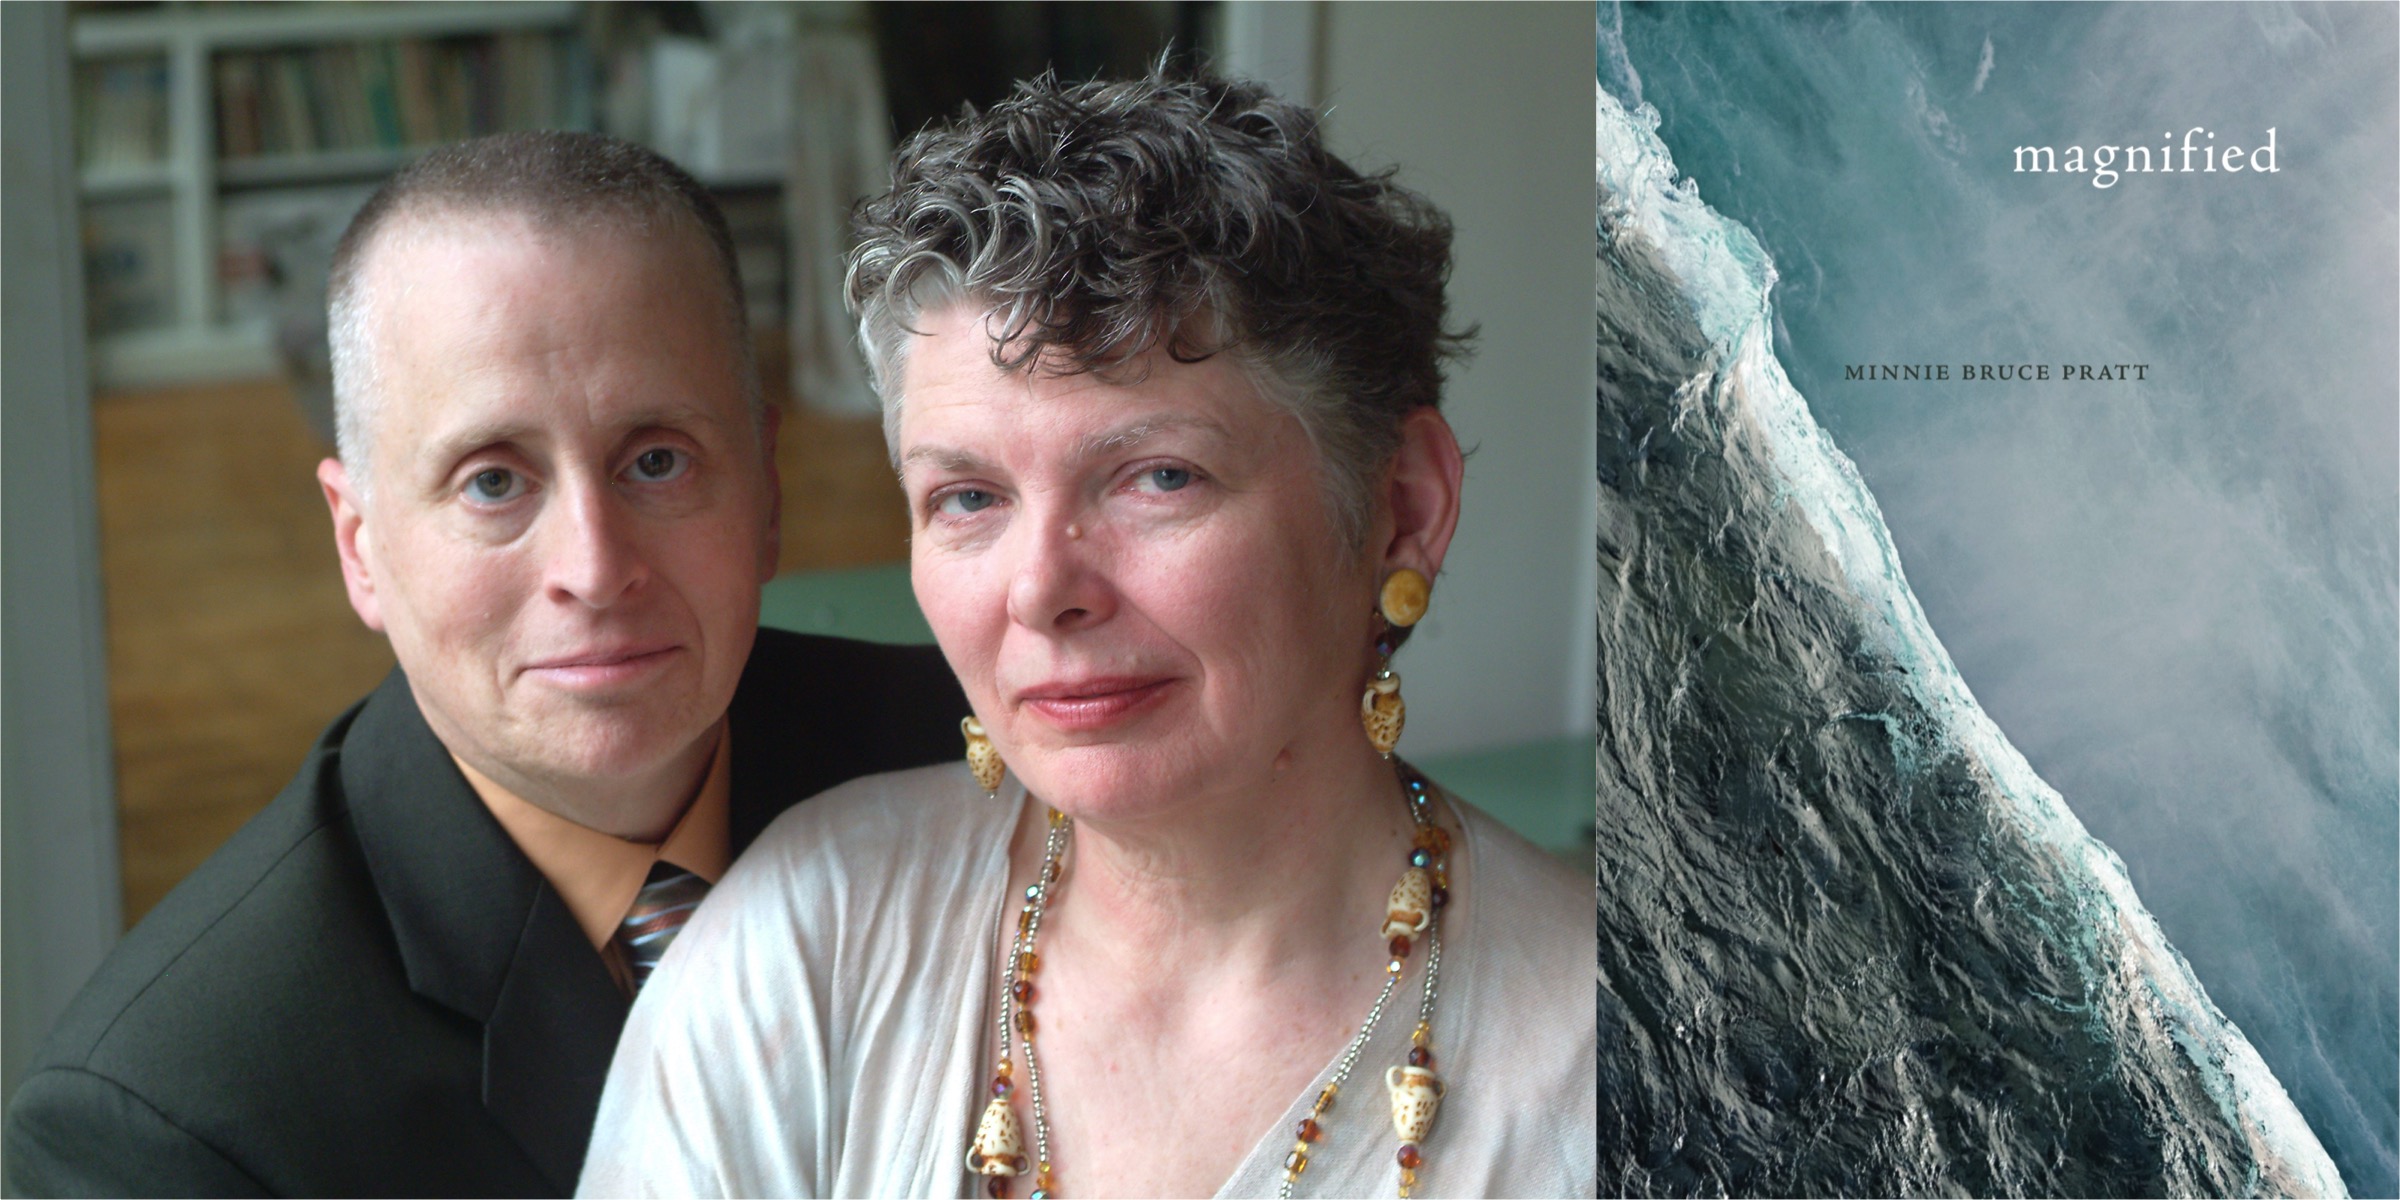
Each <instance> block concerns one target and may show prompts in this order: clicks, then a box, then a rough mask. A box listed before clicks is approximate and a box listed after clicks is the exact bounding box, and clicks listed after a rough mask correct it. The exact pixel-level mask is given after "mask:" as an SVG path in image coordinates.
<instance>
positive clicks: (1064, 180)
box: [847, 73, 1472, 546]
mask: <svg viewBox="0 0 2400 1200" xmlns="http://www.w3.org/2000/svg"><path fill="white" fill-rule="evenodd" d="M855 224H856V234H857V242H858V244H857V248H856V249H854V250H852V251H851V253H850V264H849V274H848V284H847V288H848V302H849V305H850V308H851V311H852V312H854V313H855V314H857V317H858V335H859V342H860V345H861V347H862V348H863V349H864V351H865V353H866V357H867V366H868V370H869V372H870V374H871V375H872V377H873V379H874V382H875V388H876V391H877V392H878V393H880V394H881V395H882V397H883V409H884V427H885V433H886V436H887V437H889V438H891V439H892V440H893V441H894V442H895V443H896V442H897V438H896V434H897V431H898V422H899V405H900V400H901V397H900V395H899V390H898V389H899V384H900V380H901V377H902V376H901V373H902V370H903V368H904V365H905V359H906V355H907V348H908V338H909V337H910V336H911V335H913V334H915V333H916V332H918V331H917V329H916V328H914V326H915V325H916V324H917V323H918V319H919V318H920V317H921V316H922V315H923V314H925V313H927V312H930V311H933V310H935V309H938V308H941V307H944V306H947V305H950V304H953V303H957V302H959V301H962V300H966V301H972V302H974V303H976V304H979V305H983V306H985V308H986V309H987V311H988V312H989V313H990V314H991V323H990V328H991V329H992V332H993V343H992V361H993V362H994V363H995V364H997V365H999V366H1000V367H1001V368H1002V369H1004V370H1010V371H1015V370H1020V369H1030V368H1032V367H1033V365H1034V364H1036V363H1037V362H1038V363H1039V365H1040V368H1041V369H1043V370H1054V371H1060V372H1062V373H1076V372H1084V371H1095V372H1102V373H1105V372H1107V371H1109V370H1110V369H1111V368H1115V367H1119V366H1122V365H1124V364H1126V363H1128V362H1129V361H1131V360H1133V359H1135V358H1137V357H1139V356H1140V355H1142V354H1144V353H1146V352H1148V351H1149V350H1151V349H1152V348H1154V347H1159V346H1163V347H1164V349H1165V350H1166V352H1167V353H1168V354H1170V355H1172V356H1173V357H1174V358H1175V359H1177V360H1178V361H1183V362H1191V361H1197V360H1198V359H1201V358H1205V357H1207V356H1209V355H1212V354H1216V353H1220V352H1222V353H1228V354H1231V355H1233V356H1234V358H1235V361H1237V362H1239V363H1240V364H1241V365H1242V366H1243V367H1244V369H1245V371H1246V372H1247V373H1248V375H1249V376H1250V378H1251V379H1252V380H1253V381H1254V382H1255V383H1256V384H1257V385H1258V387H1259V391H1260V393H1261V394H1262V395H1264V396H1265V397H1266V398H1268V399H1269V400H1270V401H1273V402H1275V403H1278V404H1281V405H1283V406H1284V407H1286V408H1288V409H1289V410H1290V411H1291V412H1292V413H1293V414H1294V415H1295V416H1297V417H1298V418H1299V419H1300V422H1301V424H1302V425H1303V426H1304V427H1305V428H1306V429H1307V430H1308V434H1309V437H1310V438H1311V440H1312V441H1313V442H1314V443H1315V445H1316V449H1317V453H1318V455H1319V457H1320V458H1321V460H1322V461H1323V463H1324V467H1325V472H1326V490H1327V495H1328V499H1329V501H1330V502H1331V504H1332V507H1333V514H1334V518H1335V523H1336V525H1337V527H1338V528H1339V530H1340V531H1341V533H1342V534H1343V535H1344V537H1345V540H1346V541H1347V542H1348V544H1350V545H1353V546H1356V545H1358V544H1360V543H1361V542H1362V540H1363V539H1364V537H1365V535H1366V532H1367V527H1368V523H1369V521H1370V519H1371V517H1372V514H1373V501H1372V496H1371V494H1370V493H1371V491H1372V489H1373V486H1374V483H1375V480H1376V478H1377V477H1378V476H1379V475H1380V474H1381V473H1382V471H1383V470H1384V469H1385V467H1386V466H1387V465H1388V464H1389V463H1390V462H1391V458H1392V455H1393V453H1394V452H1395V451H1396V450H1397V449H1398V447H1399V444H1400V427H1401V422H1402V420H1403V419H1404V418H1405V417H1407V415H1408V414H1409V413H1410V412H1411V411H1413V410H1415V409H1418V408H1422V407H1430V406H1435V405H1438V404H1440V402H1441V389H1442V370H1443V366H1444V364H1445V362H1447V361H1448V360H1449V359H1451V358H1454V357H1456V356H1458V355H1459V354H1461V353H1462V352H1463V350H1464V346H1465V342H1466V340H1467V339H1468V338H1470V337H1471V336H1472V331H1471V330H1470V331H1465V332H1459V333H1453V332H1450V331H1448V330H1445V329H1444V328H1443V325H1442V321H1443V317H1444V312H1445V300H1444V297H1443V285H1444V284H1445V283H1446V282H1447V280H1448V279H1449V275H1450V239H1451V231H1450V221H1449V218H1447V217H1445V216H1444V215H1443V214H1442V213H1441V211H1440V210H1439V209H1436V208H1435V207H1434V206H1433V205H1432V204H1431V203H1429V202H1427V201H1426V200H1425V199H1424V198H1423V197H1421V196H1419V195H1417V194H1416V193H1414V192H1412V191H1409V190H1408V189H1407V188H1404V187H1401V186H1400V185H1398V184H1396V183H1394V182H1392V172H1391V171H1389V170H1386V171H1381V172H1374V173H1363V174H1362V173H1361V172H1359V171H1357V170H1355V169H1353V168H1352V167H1351V166H1350V165H1349V164H1347V163H1345V162H1343V161H1342V160H1341V159H1339V158H1336V157H1335V156H1334V155H1333V154H1332V153H1330V152H1329V151H1327V150H1326V149H1325V145H1324V142H1323V139H1322V138H1321V136H1320V134H1319V130H1318V122H1317V118H1316V115H1315V114H1314V113H1312V112H1310V111H1308V110H1307V109H1304V108H1301V107H1298V106H1296V105H1293V104H1289V103H1286V102H1284V101H1282V100H1279V99H1276V98H1275V97H1274V96H1273V95H1271V94H1269V93H1268V92H1267V91H1266V89H1264V88H1261V87H1259V86H1257V85H1255V84H1249V83H1236V82H1228V81H1225V80H1220V79H1213V78H1205V77H1204V78H1198V79H1188V80H1186V79H1169V78H1166V77H1165V76H1164V74H1163V73H1153V74H1152V75H1151V76H1149V77H1148V78H1145V79H1139V80H1133V81H1130V82H1119V83H1097V82H1095V83H1084V84H1073V85H1069V84H1062V83H1060V82H1059V81H1058V80H1057V78H1056V77H1055V76H1052V75H1044V76H1042V77H1041V78H1039V79H1035V80H1032V81H1030V82H1027V83H1021V84H1019V85H1018V86H1017V89H1016V92H1015V93H1014V94H1013V95H1011V96H1010V97H1009V98H1008V99H1007V100H1005V101H1003V102H1001V103H999V104H996V105H994V106H992V107H991V108H990V109H988V110H985V111H983V112H980V113H978V112H976V111H975V110H973V109H972V108H970V109H968V110H967V111H966V112H965V113H964V114H963V115H961V116H960V118H959V119H958V120H957V121H955V122H953V123H951V124H949V125H947V126H936V127H932V128H929V129H927V130H926V131H924V132H922V133H919V134H917V135H916V136H915V137H912V138H910V139H909V140H908V141H907V142H906V143H905V144H904V145H902V146H901V147H900V151H899V153H898V155H897V156H896V158H895V160H894V163H893V168H892V189H891V191H889V192H887V193H885V194H884V195H882V196H879V197H877V198H875V199H873V200H870V201H868V202H867V203H865V204H864V205H861V206H860V208H859V212H858V215H857V218H856V222H855Z"/></svg>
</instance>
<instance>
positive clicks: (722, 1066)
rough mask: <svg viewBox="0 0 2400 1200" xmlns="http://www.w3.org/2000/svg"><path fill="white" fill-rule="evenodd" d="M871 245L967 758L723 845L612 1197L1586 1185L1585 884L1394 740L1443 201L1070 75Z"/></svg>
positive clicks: (1452, 495) (1426, 485) (1418, 565)
mask: <svg viewBox="0 0 2400 1200" xmlns="http://www.w3.org/2000/svg"><path fill="white" fill-rule="evenodd" d="M858 233H859V244H858V247H857V249H856V250H855V251H854V252H853V254H852V256H851V264H850V276H849V287H850V297H851V300H852V303H853V305H854V307H855V309H856V311H857V313H858V318H859V336H860V340H861V341H862V343H863V344H864V347H865V350H866V354H867V357H868V360H869V364H870V367H871V370H872V373H873V376H874V379H875V382H876V386H877V388H878V390H879V391H880V393H881V394H882V396H883V397H884V412H885V428H886V431H887V433H888V435H889V438H890V443H891V449H892V456H893V461H894V463H895V465H896V466H897V468H898V470H899V473H900V478H901V482H902V485H903V487H904V490H905V491H906V493H907V496H908V502H909V506H910V511H911V514H912V525H911V527H912V530H913V534H912V537H911V542H910V553H911V568H912V573H913V578H914V582H915V587H916V593H917V598H918V601H919V603H920V604H921V606H922V607H923V609H924V611H925V615H926V618H927V620H928V621H929V623H930V624H931V625H932V627H933V630H934V634H935V636H936V638H937V639H938V640H939V641H940V643H941V646H942V650H943V652H944V653H945V654H946V655H947V657H948V658H949V661H950V665H951V667H952V669H953V670H955V671H956V672H957V673H958V676H959V679H960V681H961V682H962V683H963V684H964V685H965V688H966V692H967V696H968V699H969V701H970V702H971V704H972V705H973V708H974V711H973V713H972V714H971V715H969V716H966V717H965V719H964V720H963V721H962V723H961V728H962V730H963V731H964V733H965V735H966V756H965V757H966V760H967V761H966V763H964V764H963V765H961V766H957V767H951V768H938V769H929V770H922V771H914V772H904V773H900V774H895V775H887V776H879V777H875V778H872V779H868V780H863V781H860V782H858V783H856V784H853V785H849V786H846V787H843V788H841V789H837V790H836V791H834V792H830V793H827V794H826V795H824V796H822V797H819V798H817V799H815V800H812V801H810V802H809V803H806V804H803V805H800V806H798V807H796V808H794V809H793V810H792V811H791V813H790V814H789V815H787V816H786V817H784V818H783V819H782V820H780V821H778V822H777V823H776V825H775V826H774V827H773V828H771V829H769V830H768V831H767V832H766V833H765V834H764V835H763V836H762V837H761V838H760V839H759V841H758V842H757V844H756V846H755V847H754V848H753V849H752V850H751V851H750V852H749V854H748V855H747V856H746V857H745V858H744V859H743V860H742V861H741V862H740V863H738V864H737V865H736V866H735V867H734V868H733V870H732V872H731V873H729V874H728V875H727V877H726V879H725V881H724V883H723V884H721V885H720V886H719V887H718V889H717V891H716V892H715V894H713V895H712V896H711V897H710V899H709V900H708V902H707V903H706V904H704V905H703V906H702V907H701V909H700V911H699V913H698V915H697V916H696V917H695V918H694V919H693V921H692V922H691V924H690V925H689V926H687V927H686V929H685V931H684V932H683V933H682V935H681V936H680V938H679V939H678V940H677V942H676V943H675V946H674V948H673V949H672V950H671V951H670V952H669V954H668V956H667V958H666V961H665V962H664V963H663V964H662V967H661V969H660V971H659V972H658V974H657V976H656V977H654V979H653V980H652V982H651V983H650V984H649V985H648V987H647V988H645V990H644V991H643V993H642V996H641V999H640V1001H639V1003H638V1004H637V1005H636V1006H635V1009H634V1013H633V1017H632V1020H631V1023H630V1024H629V1025H628V1027H627V1030H626V1034H625V1038H624V1041H623V1042H622V1043H621V1045H620V1048H619V1050H618V1056H617V1061H616V1065H615V1067H614V1068H613V1069H612V1071H611V1073H610V1078H609V1083H608V1090H607V1094H606V1097H605V1099H604V1100H603V1103H602V1106H601V1113H600V1119H599V1126H598V1129H597V1131H596V1132H595V1134H594V1137H593V1139H592V1150H591V1157H590V1159H589V1161H588V1162H587V1164H586V1168H585V1174H584V1179H583V1188H584V1190H585V1191H586V1192H588V1193H597V1194H608V1195H615V1194H651V1193H672V1194H726V1195H732V1194H743V1195H748V1194H762V1195H764V1194H792V1195H865V1194H875V1195H889V1194H907V1195H955V1194H989V1195H993V1196H1004V1195H1009V1194H1011V1190H1012V1188H1022V1189H1024V1190H1025V1192H1026V1193H1027V1194H1030V1195H1035V1196H1045V1195H1062V1194H1081V1195H1093V1196H1101V1195H1108V1196H1133V1195H1171V1196H1192V1195H1205V1194H1212V1193H1214V1194H1225V1195H1259V1194H1264V1193H1267V1192H1279V1193H1280V1194H1284V1195H1290V1194H1294V1193H1296V1192H1305V1193H1317V1194H1329V1195H1360V1194H1368V1193H1375V1192H1381V1193H1385V1194H1397V1195H1401V1196H1408V1195H1412V1194H1415V1195H1429V1194H1437V1193H1438V1194H1472V1195H1501V1194H1507V1195H1568V1194H1578V1195H1580V1194H1588V1193H1589V1192H1591V1191H1592V1189H1593V1187H1594V1186H1595V1177H1594V1171H1595V1156H1594V1149H1593V1119H1594V1107H1595V1105H1594V1090H1593V1087H1594V1085H1593V1077H1592V1066H1591V1064H1592V1063H1593V1061H1594V1055H1595V1049H1596V1046H1595V1041H1596V1035H1595V1032H1594V994H1593V974H1592V970H1591V966H1590V963H1591V953H1592V950H1591V946H1592V943H1591V937H1592V932H1591V931H1592V925H1591V904H1592V890H1591V881H1590V880H1589V879H1588V878H1584V877H1582V876H1581V875H1580V874H1579V873H1578V872H1575V871H1573V870H1570V869H1568V868H1566V867H1564V866H1562V865H1561V864H1559V863H1557V862H1556V861H1555V860H1552V859H1550V858H1548V857H1547V856H1545V855H1543V854H1542V853H1540V852H1539V851H1537V850H1535V849H1534V848H1533V847H1532V846H1531V845H1529V844H1527V843H1526V842H1524V841H1523V840H1522V839H1520V838H1518V837H1516V836H1515V835H1514V834H1512V833H1510V832H1508V831H1507V830H1506V829H1505V828H1503V827H1502V826H1500V825H1499V824H1498V823H1496V822H1494V821H1493V820H1491V819H1490V818H1488V817H1486V816H1484V815H1482V814H1481V813H1479V812H1478V811H1477V810H1475V809H1474V808H1473V807H1471V806H1469V805H1467V804H1466V803H1464V802H1463V801H1461V800H1459V799H1457V798H1456V797H1454V796H1451V795H1449V794H1448V793H1447V792H1445V791H1444V790H1442V789H1441V788H1440V787H1439V786H1437V785H1435V784H1434V783H1433V782H1432V781H1430V780H1428V779H1426V778H1425V777H1424V776H1423V775H1421V774H1419V773H1418V772H1417V771H1416V770H1414V769H1413V768H1411V767H1410V766H1408V765H1407V764H1406V763H1405V762H1404V761H1402V760H1401V759H1399V758H1397V757H1396V756H1395V753H1394V751H1395V746H1396V743H1397V742H1398V741H1399V740H1400V737H1401V733H1402V726H1403V721H1404V715H1405V700H1404V696H1403V693H1402V689H1401V680H1400V677H1399V675H1398V674H1397V673H1396V672H1395V671H1394V670H1393V664H1392V658H1393V655H1394V653H1395V651H1397V650H1398V649H1399V648H1400V645H1401V644H1402V642H1404V641H1405V640H1406V638H1407V635H1408V630H1409V627H1410V626H1412V625H1414V624H1415V623H1416V622H1417V621H1418V620H1419V619H1420V618H1421V617H1422V616H1423V615H1424V613H1425V611H1426V608H1427V605H1428V604H1429V602H1430V591H1431V586H1430V581H1431V580H1432V579H1433V578H1435V577H1436V576H1437V574H1438V573H1439V571H1440V568H1441V564H1442V559H1443V556H1444V554H1445V552H1446V551H1447V548H1448V546H1449V542H1450V537H1451V533H1452V531H1453V529H1454V528H1455V527H1456V525H1457V520H1458V508H1459V491H1460V485H1461V481H1462V478H1463V467H1462V459H1461V455H1460V451H1459V447H1458V442H1457V440H1456V438H1455V437H1454V436H1453V435H1452V434H1451V431H1450V427H1449V425H1448V424H1447V423H1446V422H1445V421H1444V420H1443V418H1442V416H1441V413H1440V409H1439V402H1440V398H1441V384H1442V369H1443V364H1444V362H1445V361H1446V360H1448V359H1449V358H1450V357H1452V356H1453V355H1455V354H1456V353H1457V352H1458V351H1459V349H1460V343H1461V339H1460V338H1459V337H1458V336H1456V335H1453V334H1452V333H1451V332H1449V331H1447V330H1446V329H1445V328H1444V324H1443V322H1444V298H1443V285H1444V282H1445V280H1446V279H1447V277H1448V274H1449V262H1450V237H1451V235H1450V227H1449V222H1448V221H1447V219H1446V218H1444V217H1443V216H1442V215H1441V214H1440V213H1439V212H1437V211H1436V210H1434V209H1433V208H1432V207H1431V206H1430V205H1428V204H1427V203H1426V202H1425V201H1424V200H1422V199H1421V198H1419V197H1417V196H1416V195H1414V194H1413V193H1410V192H1409V191H1407V190H1405V189H1403V188H1401V187H1400V186H1398V185H1397V184H1395V183H1393V182H1392V180H1391V177H1390V174H1389V173H1388V172H1387V173H1383V174H1366V173H1361V172H1359V171H1356V170H1353V169H1352V168H1351V167H1350V166H1348V165H1347V164H1345V163H1344V162H1342V161H1341V160H1340V159H1339V158H1336V157H1335V156H1334V155H1332V154H1331V153H1329V152H1328V151H1327V150H1326V149H1325V147H1324V145H1323V143H1322V141H1321V140H1320V136H1319V131H1318V128H1317V122H1316V119H1315V117H1314V116H1313V114H1311V113H1309V112H1307V111H1305V110H1303V109H1300V108H1297V107H1294V106H1292V105H1289V104H1286V103H1283V102H1281V101H1279V100H1276V99H1275V98H1273V97H1271V96H1269V95H1267V94H1266V93H1265V92H1263V91H1262V90H1260V89H1258V88H1256V87H1253V86H1248V85H1243V84H1231V83H1224V82H1219V81H1213V80H1205V79H1204V80H1198V81H1178V80H1171V79H1167V78H1163V77H1157V76H1154V77H1152V78H1148V79H1144V80H1140V81H1135V82H1130V83H1114V84H1083V85H1072V86H1070V85H1063V84H1060V83H1058V82H1056V81H1055V80H1053V79H1050V78H1044V79H1041V80H1037V81H1035V82H1033V83H1030V84H1025V85H1022V86H1021V87H1020V88H1019V89H1018V91H1017V92H1016V94H1015V95H1014V96H1012V97H1011V98H1010V99H1009V100H1007V101H1006V102H1004V103H1002V104H999V105H996V106H994V107H993V108H991V109H990V110H989V111H986V112H983V113H973V112H970V113H968V114H967V115H966V116H965V117H963V118H962V119H961V120H959V121H958V122H957V123H955V124H953V125H951V126H949V127H947V128H937V129H933V130H929V131H928V132H925V133H923V134H920V135H918V136H917V137H916V138H914V139H912V140H911V141H910V142H909V143H908V144H907V145H905V146H904V147H902V149H901V151H900V153H899V156H898V160H897V163H896V166H895V170H894V181H893V186H892V190H891V192H890V193H889V194H887V195H885V196H883V197H881V198H879V199H877V200H875V201H873V202H871V203H869V204H867V205H866V206H865V207H864V208H863V209H862V211H861V213H860V216H859V220H858ZM1437 1117H1438V1118H1439V1119H1438V1120H1437Z"/></svg>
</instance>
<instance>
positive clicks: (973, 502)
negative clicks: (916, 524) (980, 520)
mask: <svg viewBox="0 0 2400 1200" xmlns="http://www.w3.org/2000/svg"><path fill="white" fill-rule="evenodd" d="M999 500H1000V497H998V496H995V495H993V494H992V493H990V492H987V491H984V490H983V489H981V488H960V489H959V490H957V491H955V492H945V493H943V494H942V497H941V499H939V500H936V501H935V502H934V507H935V509H937V510H938V511H941V512H944V513H947V514H949V515H951V516H954V517H963V516H966V515H968V514H970V513H979V512H982V511H983V510H984V509H987V508H990V507H991V506H992V505H994V504H996V503H998V502H999Z"/></svg>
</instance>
